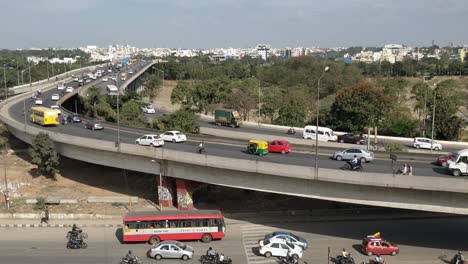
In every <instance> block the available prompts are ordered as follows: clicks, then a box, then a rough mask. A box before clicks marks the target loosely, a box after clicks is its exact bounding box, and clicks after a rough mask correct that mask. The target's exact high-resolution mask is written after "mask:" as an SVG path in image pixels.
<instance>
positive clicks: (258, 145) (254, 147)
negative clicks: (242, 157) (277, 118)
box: [247, 140, 268, 156]
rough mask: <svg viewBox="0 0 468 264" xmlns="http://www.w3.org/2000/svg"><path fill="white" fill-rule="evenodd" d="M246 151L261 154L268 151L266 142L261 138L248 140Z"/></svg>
mask: <svg viewBox="0 0 468 264" xmlns="http://www.w3.org/2000/svg"><path fill="white" fill-rule="evenodd" d="M247 152H248V153H250V154H253V155H259V156H263V155H265V154H267V153H268V142H266V141H262V140H250V141H249V145H248V146H247Z"/></svg>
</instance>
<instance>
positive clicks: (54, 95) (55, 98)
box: [51, 94, 60, 101]
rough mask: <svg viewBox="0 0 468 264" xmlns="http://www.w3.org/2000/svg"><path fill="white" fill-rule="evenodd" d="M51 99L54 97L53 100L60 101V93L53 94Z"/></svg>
mask: <svg viewBox="0 0 468 264" xmlns="http://www.w3.org/2000/svg"><path fill="white" fill-rule="evenodd" d="M51 99H52V101H58V100H59V99H60V95H59V94H52V97H51Z"/></svg>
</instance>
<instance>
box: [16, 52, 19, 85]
mask: <svg viewBox="0 0 468 264" xmlns="http://www.w3.org/2000/svg"><path fill="white" fill-rule="evenodd" d="M16 72H17V73H18V81H17V82H16V85H18V86H19V85H20V78H19V68H18V58H16Z"/></svg>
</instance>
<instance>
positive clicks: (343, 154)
mask: <svg viewBox="0 0 468 264" xmlns="http://www.w3.org/2000/svg"><path fill="white" fill-rule="evenodd" d="M354 156H356V157H357V158H358V159H359V161H360V162H361V163H366V162H369V161H373V160H374V153H373V152H371V151H368V150H365V149H361V148H349V149H345V150H342V151H337V152H335V153H334V154H333V159H335V160H338V161H340V160H352V159H354Z"/></svg>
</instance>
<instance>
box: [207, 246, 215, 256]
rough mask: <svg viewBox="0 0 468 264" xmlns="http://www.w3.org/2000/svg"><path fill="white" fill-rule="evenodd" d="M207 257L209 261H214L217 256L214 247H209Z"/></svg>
mask: <svg viewBox="0 0 468 264" xmlns="http://www.w3.org/2000/svg"><path fill="white" fill-rule="evenodd" d="M206 256H207V257H208V258H209V259H213V258H214V257H215V256H216V252H215V251H214V250H213V248H212V247H209V248H208V250H207V251H206Z"/></svg>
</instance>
